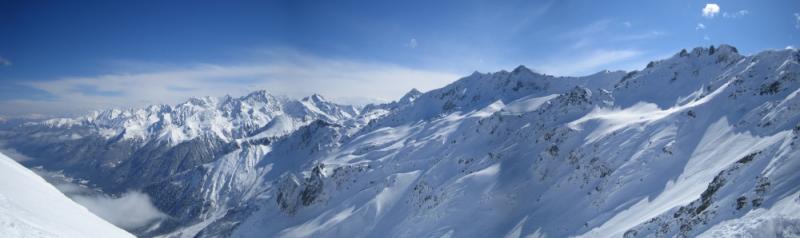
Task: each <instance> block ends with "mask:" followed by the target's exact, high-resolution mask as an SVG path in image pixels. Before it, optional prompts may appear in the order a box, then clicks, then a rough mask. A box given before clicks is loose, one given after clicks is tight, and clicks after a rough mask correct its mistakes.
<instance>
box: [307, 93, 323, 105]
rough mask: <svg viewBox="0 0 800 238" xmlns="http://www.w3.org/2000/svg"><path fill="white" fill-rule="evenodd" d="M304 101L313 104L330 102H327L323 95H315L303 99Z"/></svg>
mask: <svg viewBox="0 0 800 238" xmlns="http://www.w3.org/2000/svg"><path fill="white" fill-rule="evenodd" d="M303 101H311V102H314V103H321V102H327V101H328V100H325V98H324V97H322V95H319V94H317V93H314V94H311V96H308V97H305V98H303Z"/></svg>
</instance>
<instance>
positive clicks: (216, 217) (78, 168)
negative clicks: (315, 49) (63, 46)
mask: <svg viewBox="0 0 800 238" xmlns="http://www.w3.org/2000/svg"><path fill="white" fill-rule="evenodd" d="M798 94H800V52H798V50H796V49H786V50H770V51H764V52H761V53H758V54H755V55H750V56H744V55H740V54H739V53H738V52H737V50H736V48H734V47H732V46H728V45H721V46H719V47H713V46H712V47H710V48H695V49H693V50H691V51H686V50H684V51H681V52H679V53H676V54H675V55H674V56H672V57H670V58H668V59H664V60H659V61H653V62H651V63H650V64H648V66H647V67H646V68H644V69H642V70H640V71H634V72H622V71H614V72H612V71H603V72H599V73H597V74H594V75H590V76H586V77H556V76H550V75H543V74H539V73H535V72H533V71H531V70H529V69H527V68H525V67H523V66H520V67H518V68H516V69H514V70H512V71H511V72H508V71H500V72H496V73H478V72H476V73H473V74H472V75H470V76H467V77H464V78H462V79H459V80H458V81H456V82H454V83H452V84H450V85H448V86H445V87H443V88H440V89H435V90H432V91H429V92H425V93H422V92H419V91H417V90H412V91H411V92H409V93H408V94H407V95H406V96H404V97H403V98H401V99H400V100H398V101H395V102H392V103H387V104H380V105H368V106H365V107H364V108H360V109H359V108H355V107H349V106H342V105H337V104H334V103H330V102H327V101H325V100H324V99H323V98H322V97H320V96H318V95H315V96H311V97H308V98H305V99H302V100H291V99H285V98H276V97H273V96H270V95H269V94H267V93H265V92H263V91H262V92H256V93H253V94H251V95H248V96H245V97H241V98H230V97H225V98H201V99H192V100H190V101H188V102H186V103H183V104H179V105H177V106H174V107H173V106H153V107H149V108H147V109H138V110H110V111H105V112H100V113H94V114H91V115H89V116H86V117H81V118H73V119H58V120H50V121H46V122H41V123H29V124H25V125H22V126H18V127H16V128H14V129H13V130H11V131H10V132H8V133H6V135H7V136H4V137H6V138H8V141H7V144H8V145H9V146H11V147H12V148H15V149H16V150H18V151H20V152H22V153H24V154H26V155H28V156H30V157H34V158H36V159H35V160H33V161H31V162H30V164H31V165H42V166H44V167H45V168H48V169H55V170H64V172H65V173H67V174H69V175H71V176H75V177H79V178H84V179H88V180H90V181H92V182H93V183H95V184H97V185H98V186H100V187H102V188H104V189H105V190H106V191H109V192H112V193H115V192H122V191H126V190H130V189H139V190H142V191H144V192H145V193H147V194H149V195H150V196H151V198H152V200H153V201H154V202H155V203H156V206H157V207H158V208H160V209H162V210H163V212H165V213H166V214H168V215H169V216H170V218H169V219H167V220H165V221H164V222H162V223H161V224H160V225H159V226H158V227H154V228H153V229H143V230H137V231H136V232H137V234H138V235H142V236H165V237H264V236H268V237H320V236H322V237H334V236H335V237H340V236H343V237H387V236H388V237H498V236H505V237H567V236H581V237H622V236H625V237H648V236H655V237H672V236H711V237H714V236H730V235H732V234H742V235H747V234H751V235H752V234H755V235H756V236H760V237H761V236H766V237H770V236H772V237H785V236H797V235H800V215H798V214H800V174H798V173H796V171H799V170H800V160H798V158H800V149H798V146H800V145H798V144H797V143H798V142H800V95H798Z"/></svg>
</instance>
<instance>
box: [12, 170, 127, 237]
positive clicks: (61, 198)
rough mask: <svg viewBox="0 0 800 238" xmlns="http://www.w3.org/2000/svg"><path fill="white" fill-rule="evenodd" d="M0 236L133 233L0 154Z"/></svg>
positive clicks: (78, 235)
mask: <svg viewBox="0 0 800 238" xmlns="http://www.w3.org/2000/svg"><path fill="white" fill-rule="evenodd" d="M0 181H2V182H0V236H2V237H75V238H83V237H133V235H131V234H128V232H126V231H124V230H122V229H120V228H117V227H115V226H114V225H112V224H111V223H108V222H106V221H104V220H103V219H100V218H99V217H97V216H95V215H94V214H92V213H91V212H89V210H87V209H86V208H84V207H82V206H81V205H78V204H77V203H75V202H73V201H72V200H70V199H69V198H67V196H65V195H64V194H62V193H61V192H59V191H58V190H57V189H56V188H55V187H53V185H50V184H49V183H47V182H46V181H45V180H44V179H43V178H41V177H39V176H38V175H36V174H35V173H33V172H32V171H30V170H28V169H27V168H25V167H23V166H22V165H20V164H18V163H17V162H15V161H14V160H12V159H10V158H8V157H6V156H5V155H3V154H0Z"/></svg>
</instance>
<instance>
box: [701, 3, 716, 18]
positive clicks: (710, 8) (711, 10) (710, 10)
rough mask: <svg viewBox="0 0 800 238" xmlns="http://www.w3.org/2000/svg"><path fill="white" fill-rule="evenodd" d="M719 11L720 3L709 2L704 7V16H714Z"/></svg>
mask: <svg viewBox="0 0 800 238" xmlns="http://www.w3.org/2000/svg"><path fill="white" fill-rule="evenodd" d="M718 13H719V5H717V4H716V3H707V4H706V6H705V7H704V8H703V16H704V17H707V18H714V16H716V15H717V14H718Z"/></svg>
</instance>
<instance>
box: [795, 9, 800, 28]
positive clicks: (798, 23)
mask: <svg viewBox="0 0 800 238" xmlns="http://www.w3.org/2000/svg"><path fill="white" fill-rule="evenodd" d="M794 27H795V28H797V29H800V13H794Z"/></svg>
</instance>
